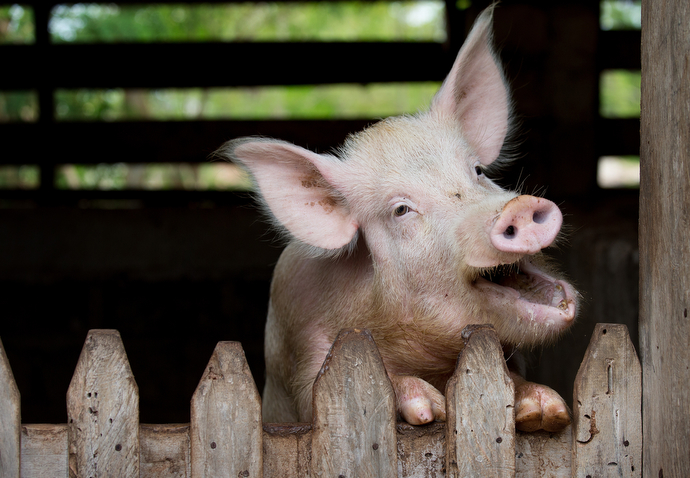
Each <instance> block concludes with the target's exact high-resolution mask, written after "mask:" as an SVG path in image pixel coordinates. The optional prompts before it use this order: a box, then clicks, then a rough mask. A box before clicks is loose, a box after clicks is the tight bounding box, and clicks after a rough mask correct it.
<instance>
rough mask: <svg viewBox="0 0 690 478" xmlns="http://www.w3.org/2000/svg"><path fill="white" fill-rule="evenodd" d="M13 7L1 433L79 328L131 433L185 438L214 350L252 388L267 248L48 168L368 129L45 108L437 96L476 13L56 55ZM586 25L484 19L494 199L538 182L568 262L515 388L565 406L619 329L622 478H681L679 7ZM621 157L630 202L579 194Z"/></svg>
mask: <svg viewBox="0 0 690 478" xmlns="http://www.w3.org/2000/svg"><path fill="white" fill-rule="evenodd" d="M117 3H118V4H129V3H136V2H117ZM147 3H149V4H150V3H163V2H147ZM211 3H213V2H211ZM466 3H467V4H466ZM24 4H25V5H28V6H30V7H32V9H33V12H34V21H35V42H33V43H30V44H22V45H14V44H0V55H1V57H2V58H3V60H4V62H3V63H4V64H5V65H9V68H10V69H8V72H9V73H5V74H3V75H0V91H2V92H6V91H30V92H34V93H35V95H36V98H37V103H38V109H39V111H40V113H39V114H38V117H37V118H36V120H35V121H33V122H6V123H0V137H1V138H2V153H1V154H0V163H1V164H2V165H9V166H16V165H37V166H38V168H39V170H40V185H39V186H38V187H36V188H31V189H20V188H5V189H0V250H1V251H2V254H0V285H1V287H2V289H0V290H2V291H3V296H4V297H5V300H4V301H3V303H4V305H5V309H4V310H3V314H2V315H3V319H2V320H0V338H2V344H3V347H4V349H3V351H4V352H5V353H6V355H7V358H8V361H9V363H10V365H11V367H12V371H13V374H14V379H15V380H16V383H17V387H18V390H19V392H20V393H21V397H22V411H21V414H22V422H23V423H64V422H66V413H65V402H64V397H65V393H66V392H67V389H68V387H69V384H70V380H71V379H72V377H73V375H74V373H75V370H74V369H75V364H77V361H78V359H79V356H80V351H81V350H82V345H83V344H84V341H85V339H86V337H87V333H88V331H89V330H91V329H118V330H119V331H120V334H121V336H122V341H123V342H124V344H125V346H126V349H127V356H128V363H129V364H131V369H132V372H133V375H134V377H136V382H137V384H138V387H139V394H138V395H139V403H138V405H139V409H140V417H139V420H140V421H141V422H142V423H173V422H183V423H186V422H189V421H190V420H191V419H193V417H190V408H189V400H190V398H191V397H192V396H193V395H194V392H195V389H196V387H197V385H198V383H199V378H200V377H201V376H202V375H203V374H204V370H205V369H206V366H207V362H208V358H209V357H210V356H212V354H213V351H214V348H215V347H216V344H217V343H218V342H219V341H227V340H234V341H239V342H241V343H242V345H243V348H244V353H245V354H246V358H247V362H248V364H249V368H250V369H251V371H252V373H253V376H254V379H255V381H256V382H257V385H258V387H259V390H260V389H261V382H262V374H263V359H262V353H263V352H262V337H263V324H264V316H265V311H266V304H267V299H268V284H269V281H270V276H271V268H272V265H273V264H274V263H275V261H276V259H277V257H278V255H279V253H280V248H279V247H277V246H276V245H275V244H273V243H272V241H271V236H270V233H268V232H267V229H266V227H265V226H264V225H263V224H262V223H261V222H260V221H258V220H257V213H256V211H255V210H254V209H252V208H251V207H249V206H250V204H251V200H250V199H249V198H248V197H247V195H246V194H242V193H237V192H233V191H183V190H167V191H147V190H117V191H112V190H83V189H80V190H69V189H62V188H60V187H59V186H58V185H57V184H56V171H57V170H58V169H59V167H60V166H61V165H63V164H101V163H106V164H108V163H111V164H114V163H123V162H124V163H132V164H135V163H156V162H158V163H184V164H199V163H205V162H208V160H209V159H208V157H209V154H210V153H212V152H213V151H214V150H215V149H216V148H217V147H218V146H220V145H221V144H222V143H223V142H224V141H226V140H227V139H230V138H233V137H238V136H245V135H253V134H259V135H264V136H272V137H277V138H281V139H285V140H288V141H292V142H294V143H297V144H300V145H303V146H308V147H310V148H312V149H316V150H319V151H326V150H328V149H330V148H333V147H335V146H337V144H339V143H340V142H342V140H343V139H344V138H345V136H346V135H347V134H348V133H350V132H353V131H357V130H359V129H361V128H362V127H363V126H365V125H366V124H369V123H370V122H371V121H372V120H373V119H372V118H355V119H352V118H348V119H330V120H327V121H322V120H318V121H317V120H304V119H301V120H295V119H287V120H275V119H253V120H244V119H236V120H178V121H155V120H150V119H141V120H137V121H115V122H105V121H93V122H90V121H74V120H70V121H65V120H61V119H60V118H59V115H58V113H57V112H56V92H59V91H62V90H71V89H99V88H100V89H108V88H125V89H155V88H185V87H201V88H213V87H228V86H268V85H304V84H341V83H353V84H370V83H388V82H421V81H441V80H442V79H443V76H444V75H445V73H446V72H447V71H448V69H449V65H450V64H451V62H452V60H453V58H454V56H455V53H456V51H457V49H458V48H459V46H460V45H461V44H462V41H463V38H464V35H465V33H466V31H467V29H468V28H469V26H470V25H471V23H472V20H473V19H474V17H476V15H477V14H478V12H479V11H480V10H481V9H482V8H483V7H485V6H487V5H488V2H484V1H476V2H454V1H447V2H446V3H445V9H446V15H447V19H448V23H447V24H448V28H447V39H446V40H445V41H443V42H388V43H383V42H361V41H360V42H296V43H279V42H258V43H253V42H224V43H220V42H203V43H200V42H196V43H139V44H132V43H93V44H59V43H55V42H54V41H52V40H51V37H50V34H49V28H48V25H49V22H50V15H51V11H52V9H53V7H55V5H56V2H49V1H38V0H36V1H28V2H24ZM600 9H601V4H600V2H598V1H595V0H563V1H561V0H559V1H550V2H545V1H541V0H514V1H513V0H505V1H503V2H502V3H501V5H500V7H499V8H498V9H497V10H496V14H495V39H496V43H497V46H498V47H499V49H500V53H501V56H502V58H503V60H504V62H505V66H506V75H507V77H508V79H509V81H510V83H511V86H512V88H513V93H514V99H515V110H516V113H517V114H518V116H519V118H520V121H521V125H520V132H521V136H520V138H519V139H520V140H521V144H520V147H519V150H520V152H521V153H522V158H521V160H520V161H519V162H518V163H516V166H515V167H514V168H512V169H511V170H509V171H507V173H506V176H505V177H504V178H502V179H501V182H502V183H503V184H506V185H508V186H516V185H518V184H521V185H522V186H523V187H524V188H525V189H526V190H527V191H530V190H533V189H536V188H538V187H542V186H545V187H547V188H548V189H547V191H546V196H547V197H548V198H550V199H552V200H554V201H555V202H556V203H557V204H559V205H560V206H561V208H562V209H563V210H564V212H565V213H566V222H567V223H568V224H569V227H570V234H569V239H568V244H565V245H563V246H562V247H561V248H560V249H559V250H557V251H554V253H553V256H555V257H556V259H557V260H559V261H561V262H562V263H563V265H564V269H566V271H567V273H568V275H569V276H570V277H571V278H572V279H573V280H574V281H575V282H576V283H577V284H578V286H579V288H580V289H581V290H582V293H583V295H584V298H585V301H584V302H585V307H584V309H583V311H582V313H581V316H580V318H579V321H578V323H577V324H576V325H575V326H574V327H573V329H572V332H571V333H570V334H568V335H566V337H564V338H563V339H562V340H561V341H560V342H559V344H558V346H557V347H553V348H547V349H545V350H542V351H537V352H535V353H534V354H533V357H532V359H531V368H530V370H529V378H531V379H533V380H535V381H539V382H543V383H546V384H549V385H551V386H553V387H554V388H556V389H557V390H558V391H559V392H560V393H561V394H562V395H563V396H565V397H572V396H573V383H574V382H575V376H576V374H577V372H578V369H579V368H580V365H581V361H582V359H583V357H584V356H585V351H586V349H587V347H588V345H589V344H590V339H591V338H592V336H593V334H594V330H595V324H597V323H602V322H604V323H618V324H625V325H627V327H628V329H629V330H630V336H631V338H632V343H634V344H635V345H636V346H637V350H638V352H639V354H640V359H641V363H642V379H643V380H642V390H643V401H642V403H643V405H642V412H643V413H642V424H643V430H644V440H643V449H642V456H643V474H644V476H655V477H656V476H683V474H684V472H685V470H687V469H688V468H689V465H690V463H688V461H690V445H688V443H689V442H690V440H689V438H690V437H689V436H688V435H689V433H690V432H689V430H690V387H688V386H687V385H686V384H687V383H688V382H689V381H690V365H689V364H690V357H689V356H688V355H689V354H690V347H689V346H688V345H690V344H689V343H688V342H689V341H690V330H688V329H689V327H690V325H689V324H690V322H689V321H688V319H687V309H688V307H690V273H689V272H688V267H687V264H688V262H690V241H688V239H687V237H686V234H685V231H686V230H687V229H688V227H689V226H690V196H689V194H690V193H688V191H690V184H689V183H690V146H689V145H690V142H689V139H688V135H689V134H690V124H689V118H690V115H689V112H690V90H689V88H688V85H690V81H689V79H688V72H689V71H690V70H689V68H690V67H689V66H688V65H689V64H690V47H688V45H690V27H689V26H688V25H690V7H688V6H687V5H686V2H682V1H680V0H661V1H655V2H652V1H651V0H649V1H647V0H646V1H645V2H643V4H642V15H643V19H642V31H641V32H640V31H634V30H633V31H606V30H603V29H602V28H601V26H600V22H599V18H600ZM640 45H641V46H642V47H641V48H640ZM640 68H642V113H641V122H640V121H638V120H637V119H609V118H604V117H602V115H601V114H600V109H599V89H600V75H601V73H602V72H603V71H605V70H609V69H632V70H635V69H640ZM640 131H641V133H640ZM640 134H641V136H640ZM636 154H640V158H641V160H640V164H641V184H640V189H639V191H638V190H636V189H604V188H602V187H600V186H599V185H598V183H597V168H598V164H599V161H600V158H601V157H603V156H612V155H636ZM638 212H639V214H638ZM638 218H639V223H638ZM638 235H639V248H638ZM638 251H639V253H638ZM638 271H639V275H638ZM638 277H639V288H638ZM638 291H639V292H638ZM638 303H639V307H638ZM638 317H639V327H638ZM0 443H4V442H3V441H2V440H0ZM0 465H2V463H0ZM637 472H638V473H639V468H638V470H637ZM8 476H13V475H8ZM243 476H244V475H243ZM247 476H248V475H247Z"/></svg>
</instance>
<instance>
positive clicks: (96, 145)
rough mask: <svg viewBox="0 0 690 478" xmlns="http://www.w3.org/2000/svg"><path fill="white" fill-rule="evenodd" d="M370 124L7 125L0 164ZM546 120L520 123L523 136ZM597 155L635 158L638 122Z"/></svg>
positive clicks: (332, 140) (152, 153) (158, 156)
mask: <svg viewBox="0 0 690 478" xmlns="http://www.w3.org/2000/svg"><path fill="white" fill-rule="evenodd" d="M375 121H376V120H374V119H361V120H291V121H280V120H267V121H230V120H227V121H160V122H155V121H150V122H145V121H140V122H113V123H106V122H93V123H90V122H78V123H76V122H75V123H72V122H70V123H56V124H38V123H11V124H3V125H0V135H1V136H2V137H3V154H2V155H1V156H0V164H41V165H54V164H64V163H76V164H98V163H121V162H125V163H161V162H164V163H167V162H170V163H176V162H191V163H198V162H208V161H210V160H212V159H213V158H212V154H213V152H214V151H215V150H216V149H218V148H219V147H220V146H221V145H222V144H223V143H224V142H225V141H228V140H230V139H233V138H238V137H242V136H256V135H258V136H266V137H273V138H279V139H282V140H285V141H290V142H292V143H295V144H298V145H300V146H304V147H307V148H309V149H312V150H314V151H317V152H328V151H330V150H332V149H333V148H335V147H337V146H338V145H340V144H342V142H343V141H344V140H345V138H346V137H347V136H348V135H349V134H351V133H354V132H357V131H359V130H361V129H363V128H365V127H366V126H367V125H369V124H372V123H374V122H375ZM546 122H548V119H545V118H539V119H534V120H526V121H524V122H523V125H522V126H523V128H524V130H525V131H530V130H535V129H539V128H540V125H543V124H544V123H546ZM597 137H598V139H597V143H598V146H597V149H598V153H599V154H600V155H632V154H638V151H639V145H640V130H639V120H637V119H602V120H600V121H599V123H598V126H597Z"/></svg>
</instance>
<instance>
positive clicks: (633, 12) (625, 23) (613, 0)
mask: <svg viewBox="0 0 690 478" xmlns="http://www.w3.org/2000/svg"><path fill="white" fill-rule="evenodd" d="M641 12H642V1H641V0H602V2H601V17H600V20H599V23H600V25H601V29H602V30H639V29H640V25H641V22H642V20H641V17H642V15H641Z"/></svg>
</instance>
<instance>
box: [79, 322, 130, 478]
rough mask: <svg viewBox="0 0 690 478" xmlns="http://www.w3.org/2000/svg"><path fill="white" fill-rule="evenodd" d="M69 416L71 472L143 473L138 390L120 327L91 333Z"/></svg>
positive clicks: (89, 474)
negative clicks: (141, 469) (140, 466)
mask: <svg viewBox="0 0 690 478" xmlns="http://www.w3.org/2000/svg"><path fill="white" fill-rule="evenodd" d="M67 418H68V430H69V432H68V433H69V476H70V477H75V478H76V477H94V478H95V477H107V476H121V477H138V476H139V390H138V388H137V384H136V382H135V381H134V376H133V375H132V370H131V369H130V367H129V361H128V360H127V354H126V353H125V348H124V346H123V344H122V339H121V338H120V334H119V332H117V331H116V330H92V331H90V332H89V334H88V336H87V337H86V342H85V343H84V347H83V349H82V351H81V355H80V356H79V361H78V362H77V367H76V369H75V371H74V375H73V376H72V381H71V382H70V385H69V389H68V390H67Z"/></svg>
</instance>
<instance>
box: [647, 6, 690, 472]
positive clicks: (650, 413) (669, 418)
mask: <svg viewBox="0 0 690 478" xmlns="http://www.w3.org/2000/svg"><path fill="white" fill-rule="evenodd" d="M689 25H690V2H687V1H686V0H643V1H642V108H641V116H640V127H641V142H640V221H639V243H640V357H641V359H642V370H643V379H642V383H643V385H644V400H643V407H644V408H643V417H644V423H643V429H644V441H643V443H644V450H643V455H644V476H646V477H655V478H656V477H661V476H665V477H669V476H687V475H688V470H690V387H688V384H689V383H690V367H689V366H688V364H690V341H689V339H688V338H689V337H690V319H689V318H688V317H689V312H690V311H689V309H690V267H688V264H690V240H688V230H690V76H689V75H690V28H689Z"/></svg>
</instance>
